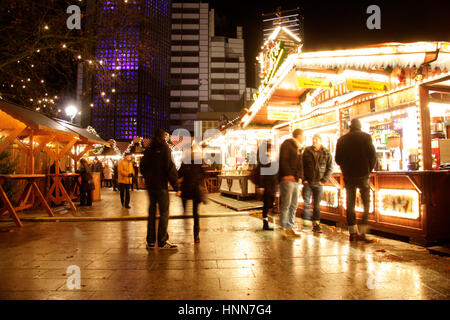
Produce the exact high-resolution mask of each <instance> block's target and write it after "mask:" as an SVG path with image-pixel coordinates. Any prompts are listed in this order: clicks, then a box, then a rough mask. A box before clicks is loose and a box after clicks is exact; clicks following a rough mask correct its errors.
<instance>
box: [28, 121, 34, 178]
mask: <svg viewBox="0 0 450 320" xmlns="http://www.w3.org/2000/svg"><path fill="white" fill-rule="evenodd" d="M28 156H29V158H28V159H29V161H30V168H29V169H30V174H34V130H33V129H31V134H30V152H29V153H28Z"/></svg>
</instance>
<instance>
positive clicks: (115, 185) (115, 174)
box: [113, 160, 119, 191]
mask: <svg viewBox="0 0 450 320" xmlns="http://www.w3.org/2000/svg"><path fill="white" fill-rule="evenodd" d="M118 180H119V163H118V161H117V160H114V163H113V191H117V190H118V189H119V181H118Z"/></svg>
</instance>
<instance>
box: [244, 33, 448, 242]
mask: <svg viewBox="0 0 450 320" xmlns="http://www.w3.org/2000/svg"><path fill="white" fill-rule="evenodd" d="M449 71H450V44H449V43H448V42H417V43H406V44H402V43H385V44H379V45H371V46H367V47H364V48H357V49H349V50H337V51H320V52H301V47H300V46H299V48H298V52H297V53H292V54H290V55H288V56H287V57H286V58H285V59H284V62H283V63H282V64H281V66H279V68H278V70H277V71H276V74H275V76H274V77H273V78H272V79H271V81H269V83H268V84H266V85H264V86H263V87H261V88H260V90H259V95H258V96H257V97H256V100H255V103H254V104H253V105H252V106H251V107H250V109H249V112H248V114H247V115H246V116H244V117H243V118H242V122H241V128H242V129H245V130H248V129H251V128H252V126H253V125H254V124H255V123H258V122H261V120H263V121H269V119H270V118H271V117H272V119H273V115H274V114H275V115H276V117H281V115H283V114H284V115H285V116H286V118H285V119H287V118H288V117H287V115H292V116H293V118H292V119H290V120H289V121H287V122H286V121H285V122H281V123H279V124H275V125H273V126H272V129H273V130H275V131H279V130H281V132H279V133H278V136H280V137H281V138H280V139H279V141H280V142H281V141H283V139H284V138H283V136H284V135H289V134H290V133H291V132H292V131H293V130H294V129H295V128H301V129H303V130H304V132H305V137H306V141H305V145H306V146H307V145H311V141H312V136H313V135H314V134H320V135H321V136H322V142H323V143H322V144H323V145H324V146H325V147H327V148H328V149H329V150H330V151H331V153H332V154H333V156H334V153H335V146H336V142H337V139H338V138H339V137H340V136H342V135H343V134H345V133H346V132H347V131H348V123H349V121H350V120H351V119H354V118H358V119H360V120H361V122H362V124H363V131H366V132H368V133H370V134H371V135H372V139H373V143H374V145H375V147H376V150H377V155H378V164H377V167H376V169H375V172H374V173H373V174H372V176H371V189H372V193H371V201H372V205H371V213H370V215H369V223H370V226H371V228H372V229H375V230H380V231H384V232H389V233H392V234H397V235H401V236H405V237H408V238H409V239H410V241H412V242H415V243H419V244H431V243H433V242H437V241H441V240H445V239H449V238H450V215H448V207H449V206H450V198H449V197H448V193H449V190H450V171H449V170H445V169H446V168H447V169H448V166H449V163H450V143H449V142H450V139H449V138H450V137H449V133H450V119H449V116H450V73H449ZM294 114H295V115H294ZM258 119H259V120H258ZM276 119H277V118H276ZM334 172H335V173H334V174H333V175H332V178H331V179H330V181H329V182H328V183H327V185H326V186H324V196H323V200H322V203H321V212H322V218H323V219H327V220H331V221H336V222H345V221H346V216H345V203H346V200H345V190H344V187H345V186H344V182H343V177H342V174H341V173H340V169H339V167H337V166H335V167H334ZM301 202H302V200H300V204H299V211H298V214H300V213H301V210H302V204H301ZM357 211H359V217H361V215H362V212H361V211H362V206H361V200H360V199H359V200H358V201H357Z"/></svg>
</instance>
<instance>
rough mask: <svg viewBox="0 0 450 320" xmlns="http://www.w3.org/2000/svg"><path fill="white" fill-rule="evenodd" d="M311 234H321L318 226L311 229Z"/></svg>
mask: <svg viewBox="0 0 450 320" xmlns="http://www.w3.org/2000/svg"><path fill="white" fill-rule="evenodd" d="M312 232H315V233H322V228H321V227H320V226H319V225H315V226H314V227H313V228H312Z"/></svg>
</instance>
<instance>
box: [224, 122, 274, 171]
mask: <svg viewBox="0 0 450 320" xmlns="http://www.w3.org/2000/svg"><path fill="white" fill-rule="evenodd" d="M264 140H270V141H273V136H272V132H271V130H236V131H234V132H230V133H229V134H227V136H226V138H225V139H224V144H223V145H222V164H223V165H222V174H226V175H249V174H250V170H251V169H252V168H253V166H254V165H255V164H256V162H257V154H258V147H259V145H260V144H261V143H262V141H264Z"/></svg>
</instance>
